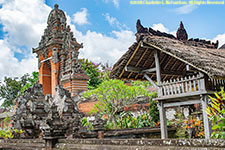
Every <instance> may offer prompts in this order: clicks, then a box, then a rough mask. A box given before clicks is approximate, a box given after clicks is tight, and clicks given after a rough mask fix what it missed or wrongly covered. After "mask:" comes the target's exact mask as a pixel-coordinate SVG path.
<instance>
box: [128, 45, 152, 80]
mask: <svg viewBox="0 0 225 150" xmlns="http://www.w3.org/2000/svg"><path fill="white" fill-rule="evenodd" d="M147 51H148V48H146V49H145V51H144V53H143V54H142V56H141V58H140V59H139V60H138V62H137V64H136V65H135V67H138V65H139V64H140V63H141V61H142V59H143V57H144V56H145V54H146V53H147ZM132 73H133V72H131V73H130V74H129V75H128V78H130V76H131V75H132ZM137 76H138V74H137V75H136V76H135V79H136V77H137Z"/></svg>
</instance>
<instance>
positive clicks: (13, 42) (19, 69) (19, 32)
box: [0, 0, 135, 80]
mask: <svg viewBox="0 0 225 150" xmlns="http://www.w3.org/2000/svg"><path fill="white" fill-rule="evenodd" d="M0 1H1V0H0ZM50 11H51V8H50V7H48V6H47V5H46V4H45V3H44V0H32V1H28V0H10V1H7V2H6V1H4V2H3V3H2V8H1V9H0V23H1V24H2V25H3V29H4V32H6V33H7V34H5V35H4V39H2V40H0V53H1V55H0V80H1V79H2V78H3V77H4V76H14V77H15V76H22V75H23V74H25V73H31V72H32V71H34V70H37V58H35V55H34V54H32V53H31V51H32V50H31V47H37V45H38V42H39V40H40V38H41V36H42V34H43V32H44V29H45V28H46V26H47V17H48V14H49V12H50ZM65 14H66V13H65ZM71 20H72V19H71V18H70V17H69V16H67V22H68V24H70V27H71V30H72V31H73V32H74V36H75V38H76V39H77V41H78V42H80V43H84V48H83V49H81V50H80V58H82V57H83V58H89V59H90V60H92V61H96V62H103V63H105V62H109V63H110V64H113V63H115V61H116V60H117V59H118V58H119V57H121V55H122V54H123V53H124V52H125V51H127V49H128V47H129V46H130V45H131V44H132V43H133V42H134V41H135V36H134V33H133V32H132V31H128V30H121V31H112V32H111V34H112V36H107V35H104V34H102V33H98V32H95V31H87V32H86V33H82V32H80V31H79V30H77V29H76V27H75V25H74V24H71ZM116 24H117V23H116ZM122 26H123V25H122ZM121 28H122V27H121ZM123 29H125V28H123ZM22 46H26V47H27V49H26V51H24V50H23V49H21V47H22ZM15 52H19V53H21V54H24V56H25V58H23V59H22V60H20V61H19V60H18V59H17V58H16V57H15V56H14V55H15Z"/></svg>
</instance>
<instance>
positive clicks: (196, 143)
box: [0, 139, 225, 150]
mask: <svg viewBox="0 0 225 150" xmlns="http://www.w3.org/2000/svg"><path fill="white" fill-rule="evenodd" d="M45 146H46V143H45V141H44V140H40V139H7V140H6V139H0V150H49V149H50V148H47V147H45ZM70 149H73V150H115V149H116V150H171V149H172V150H225V140H212V139H211V140H205V139H192V140H189V139H167V140H161V139H103V140H99V139H70V140H69V139H59V140H58V143H56V145H55V146H54V148H53V150H70Z"/></svg>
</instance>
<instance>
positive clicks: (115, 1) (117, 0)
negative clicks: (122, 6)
mask: <svg viewBox="0 0 225 150" xmlns="http://www.w3.org/2000/svg"><path fill="white" fill-rule="evenodd" d="M113 4H114V6H115V7H116V8H119V0H113Z"/></svg>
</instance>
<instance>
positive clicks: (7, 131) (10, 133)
mask: <svg viewBox="0 0 225 150" xmlns="http://www.w3.org/2000/svg"><path fill="white" fill-rule="evenodd" d="M23 132H24V131H23V130H18V129H13V128H4V129H2V130H0V138H4V139H12V138H14V137H16V136H17V137H19V136H20V135H21V134H22V133H23Z"/></svg>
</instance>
